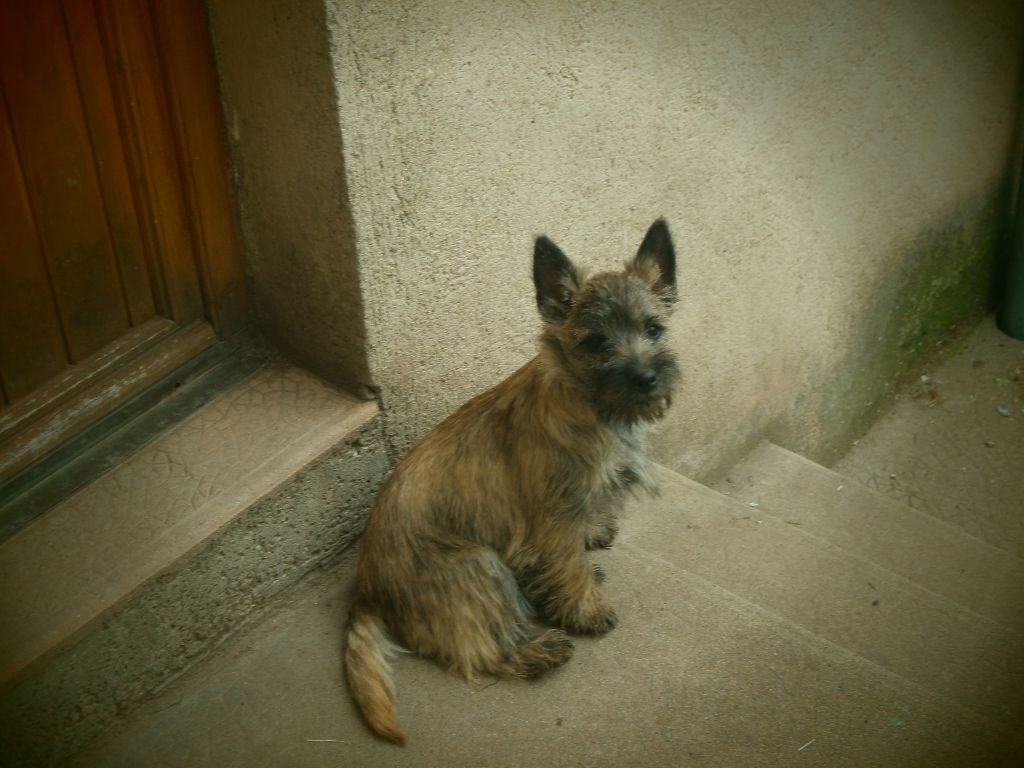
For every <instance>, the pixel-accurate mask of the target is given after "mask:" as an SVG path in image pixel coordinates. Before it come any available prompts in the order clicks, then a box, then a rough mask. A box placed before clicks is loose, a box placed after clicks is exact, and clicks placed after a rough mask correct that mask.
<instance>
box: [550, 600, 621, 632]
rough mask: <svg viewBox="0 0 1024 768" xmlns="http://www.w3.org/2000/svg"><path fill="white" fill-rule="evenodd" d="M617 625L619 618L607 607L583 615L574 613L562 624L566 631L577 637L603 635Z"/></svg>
mask: <svg viewBox="0 0 1024 768" xmlns="http://www.w3.org/2000/svg"><path fill="white" fill-rule="evenodd" d="M618 623H619V617H618V616H617V615H616V613H615V611H614V609H612V608H610V607H608V606H603V607H602V608H601V609H599V610H594V611H589V612H587V613H585V614H580V613H575V614H574V615H572V616H569V617H567V618H566V620H565V621H564V622H563V624H564V626H565V629H566V630H568V631H569V632H572V633H573V634H577V635H603V634H605V633H607V632H611V631H612V630H613V629H615V627H616V625H617V624H618Z"/></svg>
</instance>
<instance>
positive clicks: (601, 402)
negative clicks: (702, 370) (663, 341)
mask: <svg viewBox="0 0 1024 768" xmlns="http://www.w3.org/2000/svg"><path fill="white" fill-rule="evenodd" d="M654 371H655V373H656V374H657V376H658V385H657V386H656V387H655V388H654V389H653V390H650V391H647V390H644V389H639V388H637V387H636V386H635V384H634V383H633V377H632V373H631V372H630V371H629V370H628V369H627V368H624V367H623V366H621V365H617V364H615V363H607V364H605V365H603V366H599V367H598V368H597V369H595V370H594V372H593V374H592V377H591V392H593V393H595V396H594V406H595V408H596V409H597V412H598V413H599V414H600V416H601V418H602V419H604V420H605V421H607V422H609V423H618V424H624V425H627V426H629V425H633V424H637V423H639V422H654V421H657V420H658V419H660V418H662V417H663V416H664V415H665V411H667V410H668V408H669V406H670V405H671V404H672V390H673V389H674V387H675V385H676V383H677V381H678V380H679V367H678V365H676V363H675V360H674V359H672V358H671V356H669V355H664V356H661V357H660V358H659V359H658V360H657V361H656V364H655V366H654Z"/></svg>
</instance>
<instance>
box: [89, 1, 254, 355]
mask: <svg viewBox="0 0 1024 768" xmlns="http://www.w3.org/2000/svg"><path fill="white" fill-rule="evenodd" d="M147 4H148V5H149V7H150V9H151V13H152V20H153V22H154V24H153V26H152V28H151V30H150V31H151V32H152V34H153V41H154V47H153V50H154V51H155V52H156V54H157V59H158V61H156V62H143V61H141V60H140V57H141V56H142V55H144V54H143V53H142V52H132V51H130V50H127V49H126V46H124V45H117V44H116V42H115V41H116V40H117V39H118V37H117V36H118V35H119V34H120V33H119V28H120V25H121V24H122V23H123V19H122V18H121V16H122V14H123V10H122V9H123V8H124V7H125V6H126V4H125V3H122V2H117V0H96V5H95V7H96V9H97V16H98V21H99V23H100V25H101V28H102V30H101V31H102V33H103V35H104V37H105V43H106V45H105V47H106V48H107V50H108V51H110V50H115V49H116V50H119V51H121V52H122V53H124V54H125V58H124V60H123V61H114V62H111V65H112V66H111V71H112V72H113V73H114V78H115V80H116V81H117V83H116V87H115V89H116V92H117V93H118V96H119V97H120V98H119V99H118V103H119V106H120V109H121V111H120V114H119V116H118V118H119V122H120V126H121V132H122V135H123V136H124V137H125V141H126V144H127V145H128V147H129V152H130V154H131V155H132V156H133V161H132V165H134V166H135V167H134V168H133V172H134V173H133V175H134V177H135V179H136V180H138V181H141V187H142V191H143V196H144V197H145V198H146V199H144V200H141V201H140V203H141V205H140V206H139V208H140V212H141V213H142V214H143V215H147V216H148V218H149V221H148V222H147V224H148V226H149V227H150V232H149V233H148V234H149V236H150V237H153V238H155V239H156V240H158V241H161V242H159V246H158V247H159V248H161V249H167V248H171V247H173V246H172V244H171V243H168V242H166V238H165V235H163V233H161V232H160V231H159V229H158V227H156V226H155V225H154V222H153V221H152V215H151V213H150V211H151V210H152V208H151V205H150V201H153V200H156V199H159V196H160V195H161V194H162V190H161V189H159V184H160V179H159V178H157V176H156V175H155V174H153V173H152V172H145V170H144V169H146V166H147V158H146V157H145V151H144V149H143V147H144V142H143V139H144V137H145V135H146V131H147V124H146V123H147V121H146V116H145V115H144V114H143V109H144V108H145V105H144V104H143V103H142V101H143V100H142V99H141V98H139V97H140V96H142V95H143V93H144V90H145V89H144V88H143V87H142V83H140V82H139V77H140V75H139V73H140V72H142V71H145V65H146V64H156V66H157V71H159V73H160V75H161V82H160V85H161V86H162V93H161V94H159V96H163V97H164V98H165V99H166V103H165V104H163V105H160V104H152V105H150V106H151V108H153V109H159V108H160V107H161V106H163V107H165V108H166V109H167V110H168V112H167V114H168V115H169V117H170V122H171V125H172V127H173V137H172V138H173V142H174V146H175V148H176V157H177V162H178V175H179V178H180V180H181V183H182V186H183V189H184V191H185V198H186V199H185V201H184V204H185V207H186V211H187V213H188V217H187V220H188V222H189V224H190V227H191V232H190V234H191V241H192V247H193V249H194V256H195V266H196V269H197V270H198V273H199V282H200V286H201V289H202V292H203V299H204V306H205V307H206V308H207V311H208V312H209V315H208V316H207V319H208V320H209V321H210V323H211V324H212V325H213V327H214V330H215V331H216V333H217V336H218V337H219V338H226V337H230V336H233V335H235V334H236V333H238V332H239V331H240V330H242V329H243V328H244V327H245V325H246V322H247V319H248V306H247V301H246V287H245V269H244V265H243V261H242V247H241V238H240V235H239V228H238V217H237V210H236V206H235V204H234V194H233V189H232V180H231V170H230V166H229V160H228V149H227V137H226V135H225V134H224V121H223V115H222V111H221V99H220V91H219V87H218V80H217V67H216V63H215V61H214V56H213V46H212V42H211V39H210V30H209V23H208V20H207V15H206V7H205V5H204V3H203V2H201V0H175V2H173V3H168V2H162V0H148V3H147ZM133 53H134V54H135V55H134V57H133ZM214 254H216V258H213V256H214ZM169 293H171V296H170V301H169V306H167V307H166V311H167V313H168V316H169V317H171V318H172V319H178V318H176V317H175V307H174V302H173V291H172V290H169Z"/></svg>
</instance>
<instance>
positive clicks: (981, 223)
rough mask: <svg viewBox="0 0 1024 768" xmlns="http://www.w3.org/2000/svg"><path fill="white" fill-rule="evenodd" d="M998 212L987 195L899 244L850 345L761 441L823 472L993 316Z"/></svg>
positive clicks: (1001, 201)
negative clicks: (936, 361) (933, 363)
mask: <svg viewBox="0 0 1024 768" xmlns="http://www.w3.org/2000/svg"><path fill="white" fill-rule="evenodd" d="M1004 210H1005V196H1004V194H1003V193H999V194H996V195H993V196H992V197H991V198H989V199H987V200H985V201H984V202H983V203H981V204H978V205H974V206H970V207H968V208H965V209H963V210H961V211H960V212H959V213H957V214H955V215H954V216H952V217H951V218H950V219H948V220H947V222H946V223H945V224H943V225H942V226H940V227H938V228H936V229H933V230H931V231H930V232H927V233H923V234H922V235H920V236H919V237H917V238H915V239H914V241H913V242H911V243H910V244H908V245H907V246H906V247H905V249H904V252H903V253H901V254H898V257H897V258H894V259H893V261H894V263H897V264H899V267H898V268H897V269H894V270H892V271H891V272H890V273H889V274H887V275H885V276H884V277H883V278H881V279H880V280H879V281H878V282H877V284H876V285H875V286H874V287H873V288H872V290H871V296H872V298H871V299H870V300H869V301H868V302H867V303H866V306H865V311H864V312H863V314H862V315H861V320H860V322H861V323H862V324H863V326H862V328H861V330H860V331H859V332H858V333H855V334H853V336H854V337H855V338H857V339H858V340H859V342H858V343H857V345H856V346H855V347H853V348H852V349H851V351H850V352H849V353H848V354H847V355H846V356H845V357H844V358H843V360H842V361H841V362H840V364H839V365H837V366H835V367H833V368H832V370H831V371H829V372H828V373H827V374H826V375H825V376H824V379H823V383H822V385H821V389H820V391H818V392H810V393H807V395H806V396H805V397H801V398H799V400H798V401H797V403H796V404H795V405H794V408H793V409H792V411H791V412H790V414H787V416H785V417H784V418H783V419H782V420H780V422H779V423H778V424H777V425H776V426H775V427H774V428H773V429H772V430H771V433H770V434H769V438H770V439H772V440H774V441H776V442H779V443H780V444H782V445H784V446H786V447H789V448H791V449H792V450H797V451H799V452H801V453H804V454H806V455H808V456H810V457H811V458H813V459H815V460H817V461H820V462H823V463H826V464H830V463H833V462H835V461H836V460H838V458H839V457H840V456H842V455H843V454H844V453H846V451H847V450H848V449H849V446H850V443H851V441H852V440H854V439H856V438H857V437H858V436H860V435H861V434H863V433H864V432H865V431H866V430H867V428H868V427H869V426H870V425H871V424H873V423H874V422H875V420H876V419H877V418H878V417H879V416H880V415H881V413H882V412H883V411H884V410H885V408H886V407H887V406H888V405H889V404H890V402H891V398H892V396H893V395H894V394H895V393H896V392H898V391H899V390H900V389H902V388H903V387H905V386H906V385H907V384H909V380H910V377H912V376H913V375H915V374H916V372H917V371H918V370H920V367H921V366H922V365H923V364H925V363H926V362H927V361H928V360H929V359H932V358H935V357H937V356H940V355H942V354H944V353H948V351H949V350H950V349H952V348H955V345H956V342H957V340H958V339H959V338H960V337H962V335H963V332H964V331H966V330H967V329H968V328H970V327H971V326H972V325H973V324H974V323H975V322H976V321H978V320H979V319H980V318H981V317H982V316H983V315H984V314H985V313H986V312H989V311H991V310H992V309H993V294H994V280H995V275H996V268H997V262H998V255H999V251H1000V244H1001V243H1002V242H1003V240H1002V235H1003V227H1004V224H1005V215H1004Z"/></svg>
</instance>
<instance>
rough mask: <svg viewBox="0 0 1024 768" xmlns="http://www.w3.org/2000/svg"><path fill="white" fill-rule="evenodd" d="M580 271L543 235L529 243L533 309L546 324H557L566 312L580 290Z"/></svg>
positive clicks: (567, 312)
mask: <svg viewBox="0 0 1024 768" xmlns="http://www.w3.org/2000/svg"><path fill="white" fill-rule="evenodd" d="M581 282H582V280H581V279H580V274H579V272H578V271H577V269H576V267H574V266H573V263H572V262H571V261H569V257H568V256H566V255H565V254H564V253H562V249H561V248H559V247H558V246H557V245H555V244H554V243H553V242H551V241H550V240H549V239H548V238H546V237H543V236H541V237H538V238H537V240H536V242H535V243H534V244H533V285H534V287H536V289H537V309H539V310H540V316H541V317H542V318H544V322H546V323H560V322H562V321H563V320H565V318H566V317H568V315H569V310H570V309H571V308H572V305H573V302H574V301H575V300H576V294H577V292H578V291H579V289H580V284H581Z"/></svg>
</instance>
